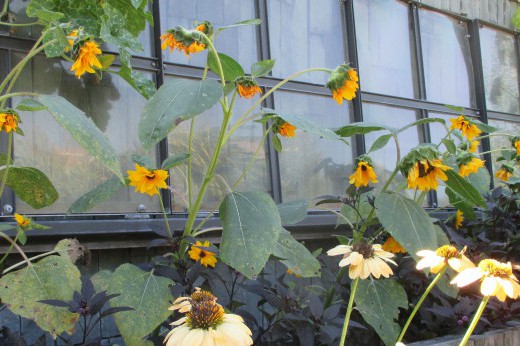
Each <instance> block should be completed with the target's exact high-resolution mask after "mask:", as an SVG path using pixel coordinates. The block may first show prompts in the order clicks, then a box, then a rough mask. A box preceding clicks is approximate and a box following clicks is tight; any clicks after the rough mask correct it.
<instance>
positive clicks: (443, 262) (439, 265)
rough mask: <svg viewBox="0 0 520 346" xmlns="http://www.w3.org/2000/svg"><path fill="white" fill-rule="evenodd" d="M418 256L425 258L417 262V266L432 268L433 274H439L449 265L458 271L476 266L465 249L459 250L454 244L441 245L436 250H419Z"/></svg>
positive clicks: (419, 267)
mask: <svg viewBox="0 0 520 346" xmlns="http://www.w3.org/2000/svg"><path fill="white" fill-rule="evenodd" d="M417 256H419V257H423V258H422V259H421V260H419V262H417V266H416V268H417V269H418V270H422V269H424V268H430V272H432V273H433V274H437V273H438V272H440V271H441V270H442V269H443V268H444V267H445V266H447V265H449V266H450V267H451V268H452V269H453V270H455V271H456V272H461V271H463V270H464V269H467V268H474V267H475V265H474V264H473V262H471V261H470V260H469V259H468V258H467V257H466V256H465V255H464V250H463V251H458V250H457V248H456V247H455V246H452V245H444V246H441V247H440V248H438V249H437V250H435V251H431V250H421V251H419V252H417Z"/></svg>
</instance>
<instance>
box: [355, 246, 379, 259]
mask: <svg viewBox="0 0 520 346" xmlns="http://www.w3.org/2000/svg"><path fill="white" fill-rule="evenodd" d="M352 250H353V251H355V252H357V253H360V254H361V255H362V256H363V258H371V257H372V256H373V254H374V250H373V249H372V245H370V244H367V243H357V244H355V245H354V246H352Z"/></svg>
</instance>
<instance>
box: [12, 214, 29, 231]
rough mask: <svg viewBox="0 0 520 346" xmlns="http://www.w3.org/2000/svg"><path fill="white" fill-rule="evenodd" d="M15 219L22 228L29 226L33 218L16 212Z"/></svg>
mask: <svg viewBox="0 0 520 346" xmlns="http://www.w3.org/2000/svg"><path fill="white" fill-rule="evenodd" d="M14 219H15V220H16V223H17V224H18V226H20V228H27V227H29V225H30V224H31V220H30V219H29V218H27V217H25V216H23V215H20V214H18V213H15V214H14Z"/></svg>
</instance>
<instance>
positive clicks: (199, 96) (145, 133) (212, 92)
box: [139, 79, 222, 150]
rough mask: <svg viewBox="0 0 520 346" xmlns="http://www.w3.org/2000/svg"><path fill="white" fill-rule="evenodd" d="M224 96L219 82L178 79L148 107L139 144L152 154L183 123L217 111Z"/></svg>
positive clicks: (155, 95) (162, 90) (164, 89)
mask: <svg viewBox="0 0 520 346" xmlns="http://www.w3.org/2000/svg"><path fill="white" fill-rule="evenodd" d="M221 96H222V88H221V86H220V83H219V82H217V81H216V80H202V81H195V80H188V79H174V80H173V81H171V82H170V83H167V84H164V85H163V86H162V87H161V88H159V90H157V92H156V93H155V94H154V95H153V97H152V98H151V99H150V100H148V102H147V103H146V105H145V107H144V110H143V116H142V118H141V121H140V122H139V140H140V141H141V144H142V145H143V147H144V148H145V150H150V149H151V148H152V147H153V146H154V145H155V144H157V143H159V141H161V140H162V139H163V138H166V136H167V135H168V133H169V132H170V131H171V130H172V129H173V128H174V127H175V126H176V125H177V124H178V123H179V122H180V121H181V120H186V119H189V118H191V117H194V116H195V115H197V114H200V113H202V112H204V111H205V110H208V109H210V108H211V107H213V106H214V105H215V104H216V103H217V102H218V100H219V98H220V97H221Z"/></svg>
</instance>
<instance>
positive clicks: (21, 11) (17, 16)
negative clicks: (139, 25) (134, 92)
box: [9, 0, 153, 56]
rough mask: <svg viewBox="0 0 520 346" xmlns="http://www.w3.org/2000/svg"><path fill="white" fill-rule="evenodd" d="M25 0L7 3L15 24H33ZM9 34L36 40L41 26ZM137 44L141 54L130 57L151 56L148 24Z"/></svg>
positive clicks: (103, 46) (106, 46)
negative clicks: (27, 12) (141, 47)
mask: <svg viewBox="0 0 520 346" xmlns="http://www.w3.org/2000/svg"><path fill="white" fill-rule="evenodd" d="M27 4H28V1H27V0H10V1H9V12H10V13H12V14H13V16H14V20H15V22H16V23H30V22H34V20H35V18H29V17H27V14H26V13H25V8H26V7H27ZM10 34H11V35H12V36H17V37H28V38H33V39H37V38H38V37H39V36H40V35H41V26H25V27H24V26H21V27H13V28H11V29H10ZM139 42H141V44H142V45H143V51H142V52H133V51H130V52H131V53H132V55H136V56H151V55H152V47H153V46H152V32H151V28H150V24H148V23H147V24H146V28H145V29H144V31H143V32H142V33H141V35H139ZM101 48H102V49H103V50H104V51H114V52H117V51H118V50H117V48H116V47H114V46H113V45H108V44H103V45H102V46H101Z"/></svg>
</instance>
